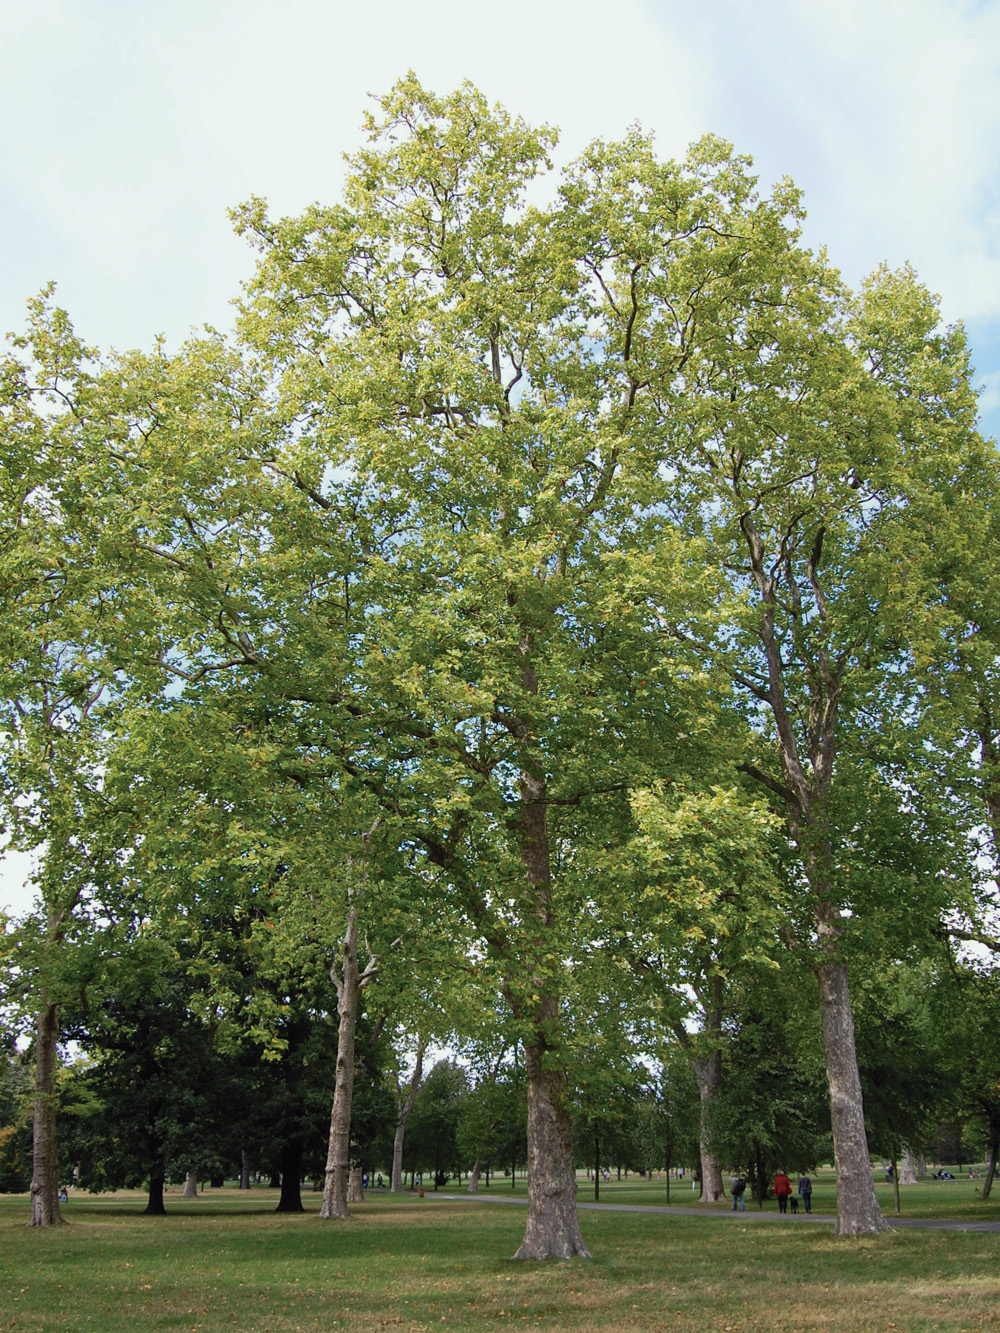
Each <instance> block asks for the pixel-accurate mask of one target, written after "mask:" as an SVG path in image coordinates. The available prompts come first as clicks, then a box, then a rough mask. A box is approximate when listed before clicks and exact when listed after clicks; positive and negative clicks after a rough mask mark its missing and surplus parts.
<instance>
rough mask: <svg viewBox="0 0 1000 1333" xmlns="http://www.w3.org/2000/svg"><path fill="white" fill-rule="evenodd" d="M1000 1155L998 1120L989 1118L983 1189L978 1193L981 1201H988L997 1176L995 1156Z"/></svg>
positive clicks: (999, 1122)
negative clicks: (987, 1151) (987, 1150)
mask: <svg viewBox="0 0 1000 1333" xmlns="http://www.w3.org/2000/svg"><path fill="white" fill-rule="evenodd" d="M998 1154H1000V1119H993V1118H992V1117H991V1118H990V1139H989V1153H988V1156H987V1158H986V1179H985V1180H984V1181H983V1188H982V1189H981V1190H980V1191H979V1197H980V1198H981V1199H988V1198H989V1197H990V1192H991V1190H992V1189H993V1181H994V1180H995V1179H996V1174H997V1156H998Z"/></svg>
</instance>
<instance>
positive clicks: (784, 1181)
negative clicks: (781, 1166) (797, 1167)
mask: <svg viewBox="0 0 1000 1333" xmlns="http://www.w3.org/2000/svg"><path fill="white" fill-rule="evenodd" d="M791 1192H792V1182H791V1181H790V1180H789V1179H788V1177H787V1176H786V1175H785V1173H784V1171H779V1172H778V1174H777V1175H776V1176H775V1177H774V1195H775V1198H776V1199H777V1200H778V1212H779V1213H787V1212H788V1196H789V1195H790V1194H791Z"/></svg>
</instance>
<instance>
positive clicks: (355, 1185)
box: [347, 1163, 365, 1203]
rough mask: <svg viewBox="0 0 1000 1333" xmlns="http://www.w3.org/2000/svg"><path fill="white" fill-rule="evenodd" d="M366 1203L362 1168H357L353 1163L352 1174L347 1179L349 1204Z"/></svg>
mask: <svg viewBox="0 0 1000 1333" xmlns="http://www.w3.org/2000/svg"><path fill="white" fill-rule="evenodd" d="M364 1201H365V1184H364V1176H363V1174H362V1171H361V1167H360V1166H356V1165H355V1164H354V1163H352V1164H351V1169H350V1172H349V1173H348V1177H347V1202H348V1203H364Z"/></svg>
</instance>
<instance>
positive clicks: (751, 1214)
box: [427, 1192, 1000, 1231]
mask: <svg viewBox="0 0 1000 1333" xmlns="http://www.w3.org/2000/svg"><path fill="white" fill-rule="evenodd" d="M427 1198H429V1199H447V1200H450V1201H454V1202H455V1203H476V1202H479V1203H508V1204H510V1203H512V1204H515V1205H520V1207H522V1208H524V1207H526V1206H527V1203H528V1200H527V1199H523V1198H522V1199H518V1198H516V1197H515V1198H513V1199H512V1198H509V1197H507V1196H505V1195H503V1194H441V1193H440V1192H438V1193H435V1194H428V1195H427ZM576 1206H577V1208H579V1209H581V1210H586V1211H587V1212H592V1213H601V1212H605V1213H667V1214H673V1215H674V1216H677V1217H702V1218H709V1219H715V1218H732V1219H733V1220H735V1219H736V1218H739V1219H740V1220H741V1221H743V1222H787V1223H788V1224H789V1225H790V1226H792V1225H801V1224H803V1223H807V1222H825V1223H826V1224H827V1225H828V1226H831V1227H832V1226H833V1224H834V1222H836V1220H837V1219H836V1217H834V1215H833V1214H832V1213H799V1214H798V1215H797V1216H796V1217H794V1218H793V1217H791V1216H790V1215H788V1214H785V1213H765V1212H761V1211H760V1210H759V1209H757V1208H748V1209H747V1210H746V1212H745V1213H743V1212H740V1213H734V1212H733V1210H732V1208H719V1209H718V1210H717V1211H713V1210H710V1209H708V1208H685V1207H684V1206H683V1205H674V1204H670V1205H667V1204H654V1203H578V1204H577V1205H576ZM886 1221H887V1222H888V1223H889V1225H890V1226H891V1227H893V1228H896V1227H913V1228H915V1229H917V1230H920V1231H1000V1222H968V1221H964V1220H962V1219H961V1218H950V1217H891V1216H887V1217H886Z"/></svg>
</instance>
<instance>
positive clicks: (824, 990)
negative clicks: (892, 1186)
mask: <svg viewBox="0 0 1000 1333" xmlns="http://www.w3.org/2000/svg"><path fill="white" fill-rule="evenodd" d="M816 977H817V980H818V982H819V998H820V1013H821V1015H822V1020H823V1048H824V1051H825V1053H826V1075H827V1084H828V1086H829V1090H830V1118H831V1122H832V1125H833V1155H834V1163H835V1165H836V1168H837V1225H836V1227H835V1228H834V1231H835V1234H836V1235H838V1236H851V1235H863V1234H866V1233H871V1232H876V1231H885V1230H887V1228H888V1225H889V1224H888V1222H886V1220H885V1218H884V1217H883V1216H882V1210H881V1209H880V1208H879V1206H878V1199H877V1198H876V1196H875V1186H874V1184H873V1182H872V1171H871V1158H870V1156H869V1153H868V1136H867V1134H866V1132H865V1113H864V1106H863V1104H862V1099H861V1079H860V1077H859V1076H858V1058H857V1053H856V1051H855V1045H854V1019H853V1016H852V1014H851V1000H850V993H849V991H848V986H847V965H846V964H845V963H842V962H839V961H831V962H828V963H823V964H821V965H820V966H819V967H818V968H817V969H816Z"/></svg>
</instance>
